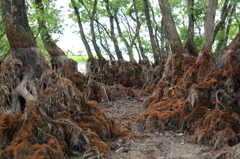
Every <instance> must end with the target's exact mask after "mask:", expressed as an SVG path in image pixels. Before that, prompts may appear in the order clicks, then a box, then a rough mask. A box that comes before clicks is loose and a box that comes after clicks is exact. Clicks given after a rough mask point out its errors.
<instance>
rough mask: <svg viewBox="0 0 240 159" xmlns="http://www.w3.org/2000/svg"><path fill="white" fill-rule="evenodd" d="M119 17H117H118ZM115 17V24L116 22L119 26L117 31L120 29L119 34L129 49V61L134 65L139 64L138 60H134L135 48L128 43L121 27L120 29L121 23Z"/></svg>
mask: <svg viewBox="0 0 240 159" xmlns="http://www.w3.org/2000/svg"><path fill="white" fill-rule="evenodd" d="M116 16H117V15H116ZM116 16H114V19H115V22H116V25H117V29H118V34H119V36H120V38H121V39H122V40H123V42H124V44H125V46H126V47H127V50H128V56H129V60H130V61H131V62H133V63H137V62H136V60H135V59H134V57H133V48H132V47H133V46H132V45H130V44H129V43H128V41H127V39H126V38H125V37H124V36H123V34H122V30H121V27H120V24H119V21H118V18H117V17H116Z"/></svg>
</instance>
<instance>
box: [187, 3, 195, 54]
mask: <svg viewBox="0 0 240 159" xmlns="http://www.w3.org/2000/svg"><path fill="white" fill-rule="evenodd" d="M187 3H188V8H187V11H188V39H187V42H186V44H185V46H184V48H185V49H186V50H187V51H188V53H189V54H190V55H193V56H195V57H197V56H198V50H197V47H196V45H195V42H194V29H195V28H194V22H195V19H194V13H193V8H194V0H188V1H187Z"/></svg>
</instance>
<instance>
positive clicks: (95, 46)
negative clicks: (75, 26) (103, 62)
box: [80, 0, 104, 59]
mask: <svg viewBox="0 0 240 159" xmlns="http://www.w3.org/2000/svg"><path fill="white" fill-rule="evenodd" d="M80 3H81V4H82V5H83V6H84V7H85V9H86V11H87V12H88V15H89V18H90V27H91V35H92V39H91V41H92V43H93V47H94V50H95V51H96V54H97V56H98V58H99V59H104V57H103V55H102V53H101V51H100V49H99V47H98V44H97V40H96V36H95V27H94V21H95V16H96V11H97V5H98V0H94V3H93V9H92V12H91V13H90V11H89V9H88V8H87V7H86V5H85V3H84V2H83V1H80Z"/></svg>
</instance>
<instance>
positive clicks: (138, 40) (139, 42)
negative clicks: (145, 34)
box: [132, 0, 150, 65]
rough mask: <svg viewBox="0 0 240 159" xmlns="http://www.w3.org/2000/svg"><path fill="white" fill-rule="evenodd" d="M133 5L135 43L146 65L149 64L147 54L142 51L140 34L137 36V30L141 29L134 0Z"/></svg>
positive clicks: (134, 0)
mask: <svg viewBox="0 0 240 159" xmlns="http://www.w3.org/2000/svg"><path fill="white" fill-rule="evenodd" d="M133 7H134V11H135V15H136V19H135V21H136V23H137V27H136V38H137V43H138V47H139V52H140V54H141V56H142V59H143V62H144V63H146V64H147V65H150V63H149V60H148V58H147V56H146V55H145V53H144V51H143V47H142V41H141V39H140V36H139V31H140V29H141V22H140V20H139V13H138V8H137V3H136V0H133ZM132 19H134V18H132ZM136 48H137V45H136ZM140 60H141V59H140V58H139V61H140Z"/></svg>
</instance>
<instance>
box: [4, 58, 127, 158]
mask: <svg viewBox="0 0 240 159" xmlns="http://www.w3.org/2000/svg"><path fill="white" fill-rule="evenodd" d="M22 71H23V65H22V64H21V62H19V61H18V60H14V59H12V58H6V59H5V60H4V61H3V62H2V63H1V71H0V72H1V73H0V88H1V89H0V91H1V94H0V99H1V102H0V109H1V110H2V111H1V113H0V135H1V137H0V142H1V143H2V144H1V145H0V158H65V156H66V155H73V154H74V152H73V151H79V152H83V151H86V150H88V149H90V148H92V149H95V150H96V151H98V152H100V153H110V148H109V146H108V144H107V143H106V142H107V141H110V140H111V139H114V138H116V137H118V136H121V135H122V136H123V137H126V138H128V137H127V136H129V137H130V135H129V134H130V132H128V133H126V130H124V129H123V130H122V129H121V128H120V126H119V125H118V123H116V122H115V121H114V120H113V119H109V118H106V117H105V116H104V114H103V112H102V110H100V108H99V106H98V104H97V103H96V102H93V101H87V100H86V99H85V97H84V94H83V93H81V92H80V91H83V92H86V91H88V88H87V86H86V84H85V85H84V86H80V83H81V82H82V83H83V79H82V78H81V77H82V76H81V74H79V73H77V72H75V73H73V72H64V71H61V75H62V76H68V77H70V78H72V79H74V80H76V79H80V80H81V81H80V83H76V84H75V83H73V82H72V81H71V80H69V79H67V78H64V77H61V76H59V75H58V74H56V73H55V72H54V71H52V70H50V69H46V70H45V71H44V72H43V73H42V74H41V76H40V77H39V78H34V77H31V78H29V77H30V76H29V75H25V76H23V77H21V73H22ZM58 73H59V72H58ZM76 86H77V87H76ZM100 88H101V89H102V90H103V91H102V92H103V94H104V96H105V97H106V94H107V93H108V92H107V91H106V90H104V89H105V87H103V86H101V87H100ZM11 97H12V98H11ZM15 110H20V111H15Z"/></svg>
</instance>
